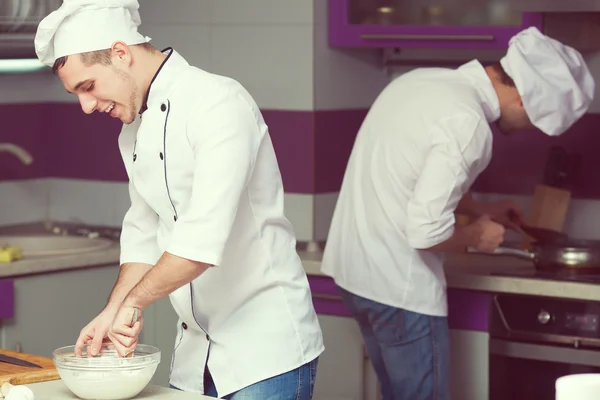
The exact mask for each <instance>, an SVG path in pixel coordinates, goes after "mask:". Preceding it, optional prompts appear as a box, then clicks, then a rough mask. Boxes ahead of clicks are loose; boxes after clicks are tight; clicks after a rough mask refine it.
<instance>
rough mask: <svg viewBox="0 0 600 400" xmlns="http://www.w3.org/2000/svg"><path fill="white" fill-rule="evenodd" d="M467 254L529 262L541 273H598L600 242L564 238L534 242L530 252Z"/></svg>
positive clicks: (511, 250)
mask: <svg viewBox="0 0 600 400" xmlns="http://www.w3.org/2000/svg"><path fill="white" fill-rule="evenodd" d="M467 252H469V253H478V254H490V255H500V256H514V257H518V258H522V259H525V260H531V261H532V262H533V263H534V265H535V267H536V269H538V270H543V271H556V270H565V269H566V270H568V271H570V272H577V273H579V272H583V273H600V241H598V240H585V239H567V238H564V239H562V240H556V241H554V242H548V243H538V242H534V243H532V244H531V250H521V249H516V248H511V247H498V248H497V249H496V250H495V251H494V252H493V253H482V252H479V251H477V250H474V249H472V248H469V249H467Z"/></svg>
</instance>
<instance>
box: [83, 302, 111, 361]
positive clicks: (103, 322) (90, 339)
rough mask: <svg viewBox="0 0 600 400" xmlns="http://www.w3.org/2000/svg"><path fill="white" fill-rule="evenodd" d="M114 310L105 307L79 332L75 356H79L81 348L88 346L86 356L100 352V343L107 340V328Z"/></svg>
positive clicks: (93, 355) (92, 355)
mask: <svg viewBox="0 0 600 400" xmlns="http://www.w3.org/2000/svg"><path fill="white" fill-rule="evenodd" d="M115 314H116V310H115V309H110V308H106V309H104V311H102V312H101V313H100V314H98V316H97V317H96V318H94V319H93V320H92V321H91V322H90V323H89V324H87V325H86V326H85V327H84V328H83V329H82V330H81V332H80V333H79V338H78V339H77V342H76V343H75V356H76V357H81V355H82V353H83V349H84V348H85V346H88V351H87V354H88V357H95V356H97V355H98V353H99V352H100V348H101V347H102V343H103V342H106V341H108V330H109V328H110V326H111V324H112V322H113V319H114V318H115Z"/></svg>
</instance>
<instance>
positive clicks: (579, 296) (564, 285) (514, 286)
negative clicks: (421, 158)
mask: <svg viewBox="0 0 600 400" xmlns="http://www.w3.org/2000/svg"><path fill="white" fill-rule="evenodd" d="M298 254H299V256H300V259H301V261H302V265H303V267H304V270H305V271H306V274H307V275H308V276H309V277H311V276H314V277H326V278H329V277H328V276H327V275H325V274H323V273H322V272H321V257H322V254H321V253H308V252H304V251H299V252H298ZM119 257H120V246H119V244H117V243H116V244H115V245H113V246H111V247H109V248H108V249H103V250H100V251H95V252H88V253H79V254H70V255H64V256H55V257H46V258H39V259H29V260H21V261H16V262H12V263H5V264H0V279H10V278H19V277H25V276H28V275H36V274H45V273H52V272H59V271H68V270H77V269H83V268H90V267H102V266H118V265H119ZM481 262H482V264H485V262H484V261H481ZM471 264H472V262H471ZM496 264H498V263H497V262H496ZM515 265H516V266H507V267H502V268H496V270H498V272H500V270H502V271H504V272H506V270H507V269H513V270H517V271H520V270H523V269H526V268H531V267H527V265H526V264H523V263H522V262H520V263H516V264H515ZM494 272H496V271H495V270H494V268H491V267H488V268H487V269H486V268H481V269H479V268H473V267H472V266H471V267H470V268H469V267H466V266H465V268H462V267H459V266H456V265H449V266H446V268H445V273H446V283H447V287H448V288H449V289H462V290H472V291H479V292H489V293H512V294H521V295H535V296H547V297H559V298H565V299H573V300H587V301H600V285H598V284H594V283H585V282H569V281H552V280H546V279H535V278H526V277H518V276H506V275H504V276H500V275H497V274H494Z"/></svg>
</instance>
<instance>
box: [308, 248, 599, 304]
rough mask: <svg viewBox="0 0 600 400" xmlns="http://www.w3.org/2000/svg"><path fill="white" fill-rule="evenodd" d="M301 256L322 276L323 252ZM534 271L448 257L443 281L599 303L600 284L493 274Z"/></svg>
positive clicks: (506, 261)
mask: <svg viewBox="0 0 600 400" xmlns="http://www.w3.org/2000/svg"><path fill="white" fill-rule="evenodd" d="M300 257H301V258H302V262H303V264H304V268H305V270H306V272H307V274H309V275H315V276H319V275H321V276H323V273H322V272H321V259H322V257H323V254H322V252H313V253H308V252H300ZM534 269H535V268H534V265H533V263H532V262H531V261H527V260H523V259H519V258H516V257H511V256H497V255H494V256H491V255H480V254H467V253H457V254H449V255H448V256H447V258H446V263H445V272H446V282H447V285H448V288H451V289H465V290H475V291H483V292H493V293H513V294H527V295H538V296H549V297H561V298H566V299H576V300H592V301H600V285H599V284H595V283H581V282H570V281H551V280H546V279H539V278H536V279H533V278H525V277H519V276H499V275H496V274H498V273H507V272H516V273H522V272H532V271H534Z"/></svg>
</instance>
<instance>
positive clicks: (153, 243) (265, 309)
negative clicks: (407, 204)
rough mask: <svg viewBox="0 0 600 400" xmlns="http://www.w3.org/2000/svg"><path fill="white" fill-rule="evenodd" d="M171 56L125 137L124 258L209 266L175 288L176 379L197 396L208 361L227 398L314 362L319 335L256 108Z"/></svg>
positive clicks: (235, 87) (223, 81)
mask: <svg viewBox="0 0 600 400" xmlns="http://www.w3.org/2000/svg"><path fill="white" fill-rule="evenodd" d="M165 53H166V54H167V55H168V56H167V59H166V60H165V62H164V63H163V64H162V66H161V68H160V69H159V71H158V72H157V74H156V76H155V77H154V79H153V81H152V83H151V86H150V88H149V92H148V95H147V102H146V104H147V109H145V110H144V111H143V112H142V113H141V115H140V116H139V117H138V118H137V119H136V121H135V122H133V123H132V124H130V125H125V126H124V127H123V130H122V132H121V134H120V136H119V147H120V150H121V155H122V157H123V161H124V164H125V167H126V170H127V174H128V176H129V193H130V197H131V207H130V208H129V210H128V211H127V213H126V215H125V217H124V221H123V228H122V236H121V248H122V249H121V260H120V261H121V263H135V262H140V263H148V264H152V265H154V264H156V262H157V261H158V259H159V258H160V256H161V255H162V253H163V252H165V251H166V252H169V253H171V254H174V255H176V256H180V257H183V258H187V259H190V260H195V261H199V262H204V263H207V264H211V265H213V267H211V268H209V269H208V270H207V271H206V272H204V273H203V274H202V275H201V276H200V277H198V278H197V279H195V280H193V281H192V282H190V283H189V284H186V285H184V286H182V287H180V288H179V289H177V290H175V291H174V292H173V293H172V294H171V295H170V300H171V303H172V304H173V307H174V309H175V311H176V312H177V314H178V315H179V324H178V327H177V336H176V342H175V349H174V354H173V358H172V361H171V365H172V367H171V368H172V370H171V376H170V383H171V384H172V385H174V386H176V387H178V388H180V389H182V390H185V391H191V392H198V393H202V392H203V385H204V383H203V372H204V367H205V362H206V360H207V358H208V368H209V369H210V372H211V375H212V377H213V380H214V383H215V385H216V388H217V391H218V393H219V396H225V395H227V394H229V393H232V392H235V391H237V390H239V389H241V388H244V387H246V386H248V385H251V384H253V383H256V382H258V381H261V380H263V379H266V378H269V377H273V376H276V375H279V374H281V373H284V372H287V371H290V370H293V369H295V368H297V367H299V366H301V365H303V364H305V363H307V362H309V361H311V360H313V359H315V358H316V357H317V356H319V354H321V352H322V351H323V349H324V347H323V339H322V333H321V329H320V326H319V322H318V319H317V316H316V313H315V310H314V308H313V304H312V300H311V292H310V289H309V285H308V280H307V277H306V274H305V271H304V269H303V266H302V263H301V260H300V258H299V256H298V254H297V252H296V248H295V245H296V242H295V236H294V232H293V228H292V226H291V224H290V222H289V221H288V220H287V219H286V218H285V216H284V206H283V186H282V180H281V175H280V172H279V168H278V164H277V160H276V157H275V152H274V150H273V145H272V142H271V139H270V136H269V134H268V128H267V125H266V124H265V121H264V120H263V118H262V116H261V113H260V111H259V109H258V106H257V105H256V104H255V102H254V101H253V99H252V97H251V96H250V94H248V92H247V91H246V90H244V88H243V87H242V86H241V85H240V84H239V83H238V82H236V81H235V80H232V79H229V78H226V77H222V76H218V75H215V74H211V73H208V72H206V71H203V70H200V69H198V68H195V67H192V66H190V65H189V64H188V63H187V62H186V60H185V59H184V58H183V57H182V56H181V55H180V54H178V53H177V52H176V51H174V50H173V49H167V50H165ZM209 353H210V356H209V355H208V354H209Z"/></svg>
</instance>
